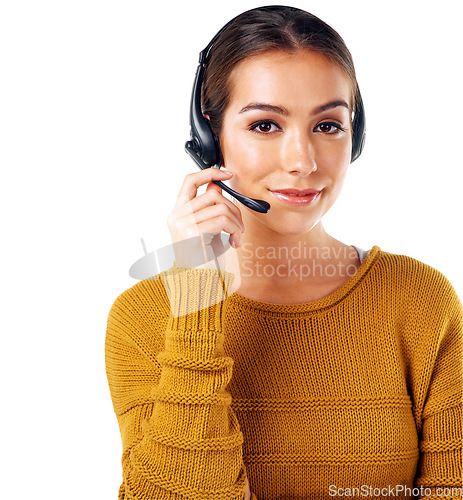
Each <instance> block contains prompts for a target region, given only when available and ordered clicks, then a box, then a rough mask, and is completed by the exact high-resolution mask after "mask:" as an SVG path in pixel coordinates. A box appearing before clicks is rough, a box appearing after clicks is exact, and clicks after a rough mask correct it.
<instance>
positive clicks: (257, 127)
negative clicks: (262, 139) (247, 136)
mask: <svg viewBox="0 0 463 500" xmlns="http://www.w3.org/2000/svg"><path fill="white" fill-rule="evenodd" d="M272 128H273V130H272ZM279 128H280V127H279V126H278V125H277V124H276V123H274V122H271V121H260V122H257V123H253V124H252V125H251V126H250V127H249V130H252V131H253V132H256V133H258V134H271V133H272V132H276V131H277V130H279Z"/></svg>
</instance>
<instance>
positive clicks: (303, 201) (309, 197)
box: [270, 190, 321, 206]
mask: <svg viewBox="0 0 463 500" xmlns="http://www.w3.org/2000/svg"><path fill="white" fill-rule="evenodd" d="M287 191H288V190H285V192H279V191H270V192H271V193H272V194H273V195H274V196H275V197H276V198H278V199H279V200H281V201H283V202H284V203H288V204H289V205H296V206H300V205H310V204H311V203H313V202H315V201H316V200H317V199H318V198H319V196H320V193H321V191H314V190H310V192H309V193H308V194H304V195H297V194H290V193H288V192H287Z"/></svg>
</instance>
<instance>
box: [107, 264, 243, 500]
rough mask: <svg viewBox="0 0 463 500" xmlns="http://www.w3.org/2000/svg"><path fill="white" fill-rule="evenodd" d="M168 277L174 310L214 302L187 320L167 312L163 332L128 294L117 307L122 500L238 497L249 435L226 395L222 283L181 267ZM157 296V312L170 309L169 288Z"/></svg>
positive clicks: (113, 337)
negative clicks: (155, 341)
mask: <svg viewBox="0 0 463 500" xmlns="http://www.w3.org/2000/svg"><path fill="white" fill-rule="evenodd" d="M162 274H163V278H164V279H166V280H167V281H166V282H168V283H169V289H170V297H169V299H170V301H171V304H170V306H171V308H173V309H174V308H175V307H176V306H178V307H181V306H182V301H185V300H187V298H188V300H189V302H190V305H191V300H192V298H194V297H197V298H198V295H200V297H201V301H203V303H204V300H205V301H206V303H207V302H208V303H210V304H212V305H211V306H210V307H206V308H203V309H200V310H198V311H195V312H193V313H190V314H187V315H184V316H178V317H176V316H175V315H173V314H172V313H169V316H168V319H166V321H165V322H164V323H163V325H164V329H165V333H164V332H161V334H159V332H154V331H152V330H153V327H154V328H156V327H158V328H159V321H158V322H157V323H158V324H157V325H156V324H154V325H153V324H150V323H149V319H148V318H149V316H148V315H149V310H148V311H146V310H144V308H143V306H142V305H141V306H140V305H139V306H138V307H136V306H135V304H136V303H137V299H136V297H135V298H134V299H133V300H132V301H130V300H129V299H128V298H127V297H125V298H124V294H122V296H121V297H120V298H119V300H116V302H115V303H114V305H113V307H112V309H111V312H110V315H109V318H108V329H107V338H106V367H107V374H108V382H109V385H110V390H111V396H112V399H113V403H114V407H115V411H116V415H117V417H118V422H119V426H120V430H121V436H122V440H123V448H124V449H123V459H122V461H123V484H122V486H121V489H120V492H119V499H135V498H136V499H140V498H156V499H162V498H169V499H173V498H189V499H192V500H193V499H198V500H199V499H201V500H207V499H217V498H223V499H227V500H229V499H230V500H232V499H240V500H241V499H243V498H245V487H246V470H245V466H244V463H243V460H242V441H243V436H242V433H241V431H240V430H239V425H238V422H237V419H236V416H235V414H234V413H233V411H232V410H231V396H230V394H229V393H228V392H226V390H225V388H226V386H227V385H228V383H229V381H230V379H231V376H232V365H233V360H232V359H231V358H229V357H227V356H225V353H224V350H223V341H224V337H223V333H222V318H223V314H224V310H225V307H226V301H221V300H218V298H220V297H219V295H220V294H221V293H223V290H222V281H221V279H220V278H219V275H218V271H216V270H211V269H185V268H178V267H174V268H172V269H171V270H169V271H166V273H162ZM230 276H232V275H225V279H224V282H223V284H224V286H226V287H228V286H229V285H230V281H227V280H229V279H230ZM140 285H141V284H140ZM154 289H155V290H158V293H157V296H155V297H152V298H153V299H154V302H153V303H152V304H151V307H158V308H159V307H161V308H162V307H163V308H165V309H166V310H167V311H168V307H169V306H168V301H166V296H165V293H161V290H162V287H161V286H160V284H159V283H158V284H157V285H156V287H154ZM175 290H176V291H177V292H178V293H172V292H173V291H175ZM128 292H129V291H128ZM126 293H127V292H126ZM175 301H177V303H175ZM139 302H140V301H139ZM166 303H167V305H166ZM190 310H191V309H190ZM134 324H136V326H135V331H134V332H133V331H132V329H133V325H134ZM140 324H142V325H143V328H142V330H143V329H144V330H145V331H144V334H143V332H140V331H138V330H139V329H140ZM156 335H158V336H161V337H164V346H163V350H161V349H158V354H156V352H155V350H153V349H151V348H150V346H149V345H148V344H149V343H150V339H152V338H153V337H156ZM159 351H161V352H159ZM156 365H157V366H156ZM150 368H151V370H150ZM150 384H151V385H150Z"/></svg>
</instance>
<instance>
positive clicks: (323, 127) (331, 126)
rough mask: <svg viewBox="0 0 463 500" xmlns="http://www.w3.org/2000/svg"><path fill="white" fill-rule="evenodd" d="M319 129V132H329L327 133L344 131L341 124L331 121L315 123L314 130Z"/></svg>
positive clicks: (332, 133)
mask: <svg viewBox="0 0 463 500" xmlns="http://www.w3.org/2000/svg"><path fill="white" fill-rule="evenodd" d="M317 129H319V130H320V132H323V133H324V134H329V135H335V134H339V132H345V131H346V129H345V128H342V127H341V125H339V124H338V123H333V122H324V123H320V125H317V126H316V127H315V131H316V130H317Z"/></svg>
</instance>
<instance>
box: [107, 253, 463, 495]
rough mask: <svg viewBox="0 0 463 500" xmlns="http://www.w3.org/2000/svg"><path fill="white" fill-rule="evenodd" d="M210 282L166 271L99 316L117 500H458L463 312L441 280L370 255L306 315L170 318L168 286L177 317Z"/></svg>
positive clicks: (215, 311)
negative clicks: (117, 439)
mask: <svg viewBox="0 0 463 500" xmlns="http://www.w3.org/2000/svg"><path fill="white" fill-rule="evenodd" d="M217 273H218V272H217V271H215V270H204V269H203V270H201V269H184V268H179V267H176V266H174V267H173V268H171V269H170V270H168V271H165V272H164V273H161V274H160V275H157V276H156V277H153V279H148V280H144V281H140V282H138V283H137V284H136V285H134V286H133V287H131V288H130V289H128V290H126V291H125V292H123V293H122V294H121V295H119V296H118V297H117V299H116V300H115V302H114V304H113V306H112V308H111V310H110V313H109V318H108V324H107V332H106V345H105V354H106V372H107V377H108V382H109V388H110V392H111V398H112V402H113V406H114V411H115V413H116V416H117V420H118V423H119V428H120V432H121V437H122V444H123V453H122V469H123V480H122V485H121V486H120V489H119V499H137V500H147V499H150V500H156V499H190V500H219V499H220V500H235V499H243V498H244V490H245V480H246V477H247V478H248V479H249V483H250V487H251V491H252V493H253V499H256V498H257V499H258V500H277V499H278V500H299V499H304V500H308V499H317V500H319V499H325V498H336V497H337V498H339V497H347V496H349V493H350V494H351V496H352V497H354V496H360V497H364V498H365V497H366V498H386V497H387V498H407V499H410V498H414V496H415V498H440V499H443V498H459V499H460V500H461V498H462V497H461V496H458V495H459V493H458V491H457V490H458V488H459V487H460V488H461V487H462V452H461V448H462V387H463V381H462V372H463V368H462V359H463V355H462V344H463V336H462V316H463V313H462V304H461V302H460V301H459V299H458V296H457V294H456V292H455V290H454V289H453V287H452V285H451V284H450V282H449V281H448V280H447V279H446V278H445V277H444V276H443V275H442V274H441V273H440V272H439V271H437V270H435V269H434V268H432V267H430V266H428V265H426V264H424V263H422V262H420V261H418V260H415V259H412V258H410V257H407V256H403V255H396V254H392V253H388V252H384V251H382V250H381V249H380V248H379V247H377V246H374V247H373V248H372V249H371V250H370V252H369V253H368V255H367V257H366V258H365V260H364V261H363V262H362V264H361V266H360V268H359V269H358V271H357V273H356V274H355V275H354V276H352V277H351V278H350V280H349V281H348V282H347V283H346V284H345V285H344V286H343V287H342V288H340V289H339V290H337V291H336V292H334V293H333V294H331V295H330V296H328V297H326V298H323V299H321V300H317V301H316V302H311V303H306V304H292V305H283V304H269V303H265V302H260V301H256V300H252V299H249V298H245V297H243V296H241V295H238V294H236V293H234V294H232V295H230V296H228V297H227V298H226V299H225V300H223V301H219V302H218V303H216V304H214V305H212V306H210V307H207V308H205V309H202V310H200V311H198V312H196V313H189V314H187V315H184V316H180V317H177V318H176V317H174V316H173V315H172V313H171V312H170V303H169V298H168V296H167V293H166V289H165V285H164V283H165V282H164V279H165V278H166V277H167V275H168V276H169V277H170V278H171V279H172V280H174V282H175V284H176V286H178V290H180V292H181V293H179V294H178V297H179V299H178V300H179V301H184V303H186V302H188V301H190V300H193V299H194V298H195V297H196V295H197V294H198V293H201V294H203V296H207V295H208V294H210V295H211V298H212V296H213V295H214V294H217V293H218V291H217V286H216V281H215V280H216V279H217ZM231 280H232V277H231V275H229V274H228V273H226V275H225V281H224V285H225V286H226V287H227V289H229V287H230V284H231ZM452 487H453V492H452V491H451V490H452ZM355 488H356V489H355ZM407 488H408V489H407ZM413 488H414V489H413ZM418 488H419V491H418ZM439 488H447V490H443V489H442V490H439ZM460 494H461V491H460ZM413 495H414V496H413Z"/></svg>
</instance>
